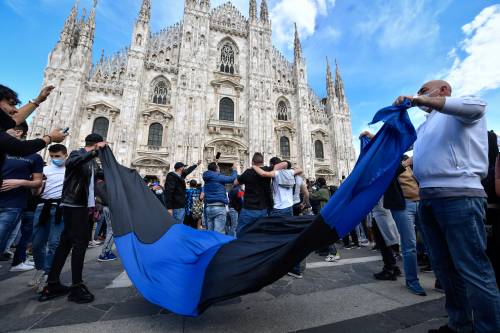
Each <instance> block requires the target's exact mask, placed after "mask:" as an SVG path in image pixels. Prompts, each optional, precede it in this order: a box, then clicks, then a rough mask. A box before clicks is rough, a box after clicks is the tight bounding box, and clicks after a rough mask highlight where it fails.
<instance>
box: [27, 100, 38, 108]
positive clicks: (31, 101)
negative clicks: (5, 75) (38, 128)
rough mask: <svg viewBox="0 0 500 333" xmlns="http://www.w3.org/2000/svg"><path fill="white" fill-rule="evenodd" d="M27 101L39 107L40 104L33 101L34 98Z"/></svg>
mask: <svg viewBox="0 0 500 333" xmlns="http://www.w3.org/2000/svg"><path fill="white" fill-rule="evenodd" d="M29 103H30V104H33V105H35V106H36V107H39V106H40V104H38V103H37V102H35V100H34V99H30V100H29Z"/></svg>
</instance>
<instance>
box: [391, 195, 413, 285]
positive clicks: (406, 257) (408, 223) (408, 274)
mask: <svg viewBox="0 0 500 333" xmlns="http://www.w3.org/2000/svg"><path fill="white" fill-rule="evenodd" d="M405 201H406V207H405V209H402V210H395V209H391V213H392V217H393V218H394V221H395V222H396V226H397V227H398V231H399V236H400V238H401V254H402V256H403V268H404V271H405V278H406V283H408V284H409V285H418V284H419V282H418V276H417V270H418V268H417V235H416V234H415V221H416V220H417V219H418V214H417V212H418V201H411V200H405Z"/></svg>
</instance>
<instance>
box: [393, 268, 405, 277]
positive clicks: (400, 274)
mask: <svg viewBox="0 0 500 333" xmlns="http://www.w3.org/2000/svg"><path fill="white" fill-rule="evenodd" d="M393 272H394V276H403V273H402V272H401V270H400V269H399V267H398V266H395V267H394V269H393Z"/></svg>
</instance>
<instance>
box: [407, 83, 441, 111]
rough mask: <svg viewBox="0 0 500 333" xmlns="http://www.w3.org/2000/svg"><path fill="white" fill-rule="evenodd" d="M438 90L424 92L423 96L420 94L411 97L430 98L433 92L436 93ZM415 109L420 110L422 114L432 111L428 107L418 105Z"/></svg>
mask: <svg viewBox="0 0 500 333" xmlns="http://www.w3.org/2000/svg"><path fill="white" fill-rule="evenodd" d="M438 90H439V89H434V90H432V91H431V92H426V93H425V94H420V95H418V94H417V95H415V96H413V98H417V97H422V96H426V97H430V95H432V94H433V93H434V92H435V91H438ZM417 107H418V108H419V109H420V110H422V111H424V112H427V113H429V112H431V111H432V109H431V108H430V107H428V106H423V105H418V106H417Z"/></svg>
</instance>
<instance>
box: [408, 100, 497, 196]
mask: <svg viewBox="0 0 500 333" xmlns="http://www.w3.org/2000/svg"><path fill="white" fill-rule="evenodd" d="M485 109H486V103H485V102H483V101H481V100H480V99H478V98H477V97H473V96H466V97H460V98H446V102H445V105H444V107H443V110H442V111H439V112H438V111H435V110H433V111H432V112H431V113H430V114H429V115H427V120H426V121H425V122H424V123H423V124H422V125H421V126H420V127H419V128H418V131H417V141H416V142H415V144H414V150H413V168H414V169H413V172H414V175H415V178H416V179H417V180H418V182H419V184H420V188H421V190H422V189H425V188H457V189H477V190H482V189H483V187H482V185H481V179H483V178H484V177H486V175H487V172H488V137H487V127H486V119H485V117H484V114H485ZM458 192H460V191H458ZM466 192H467V191H466Z"/></svg>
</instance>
